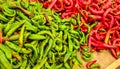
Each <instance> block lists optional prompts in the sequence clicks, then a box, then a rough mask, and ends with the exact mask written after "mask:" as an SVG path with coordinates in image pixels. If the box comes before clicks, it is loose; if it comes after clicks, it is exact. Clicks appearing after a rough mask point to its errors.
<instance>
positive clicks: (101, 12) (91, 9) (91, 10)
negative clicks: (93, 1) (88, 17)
mask: <svg viewBox="0 0 120 69" xmlns="http://www.w3.org/2000/svg"><path fill="white" fill-rule="evenodd" d="M89 11H90V12H91V13H93V14H95V15H101V14H103V13H104V11H103V10H94V9H93V8H92V7H89Z"/></svg>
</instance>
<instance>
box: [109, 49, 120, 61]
mask: <svg viewBox="0 0 120 69" xmlns="http://www.w3.org/2000/svg"><path fill="white" fill-rule="evenodd" d="M110 52H111V54H112V55H113V57H114V58H116V59H118V56H117V54H116V52H115V50H114V49H110Z"/></svg>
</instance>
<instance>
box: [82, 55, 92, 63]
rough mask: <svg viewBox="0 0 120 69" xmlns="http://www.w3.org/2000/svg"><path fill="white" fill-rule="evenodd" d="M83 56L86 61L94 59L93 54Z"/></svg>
mask: <svg viewBox="0 0 120 69" xmlns="http://www.w3.org/2000/svg"><path fill="white" fill-rule="evenodd" d="M82 58H83V59H84V60H85V61H87V62H88V61H91V60H92V59H93V55H90V56H89V57H86V56H82Z"/></svg>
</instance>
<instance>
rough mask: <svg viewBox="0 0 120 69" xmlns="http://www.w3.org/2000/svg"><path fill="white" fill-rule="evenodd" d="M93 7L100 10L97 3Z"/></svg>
mask: <svg viewBox="0 0 120 69" xmlns="http://www.w3.org/2000/svg"><path fill="white" fill-rule="evenodd" d="M92 7H93V8H95V9H97V10H100V7H99V6H98V4H96V3H92Z"/></svg>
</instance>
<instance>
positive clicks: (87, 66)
mask: <svg viewBox="0 0 120 69" xmlns="http://www.w3.org/2000/svg"><path fill="white" fill-rule="evenodd" d="M96 61H97V60H93V61H90V62H88V63H87V64H86V68H89V67H90V66H91V65H92V64H94V63H95V62H96Z"/></svg>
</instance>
